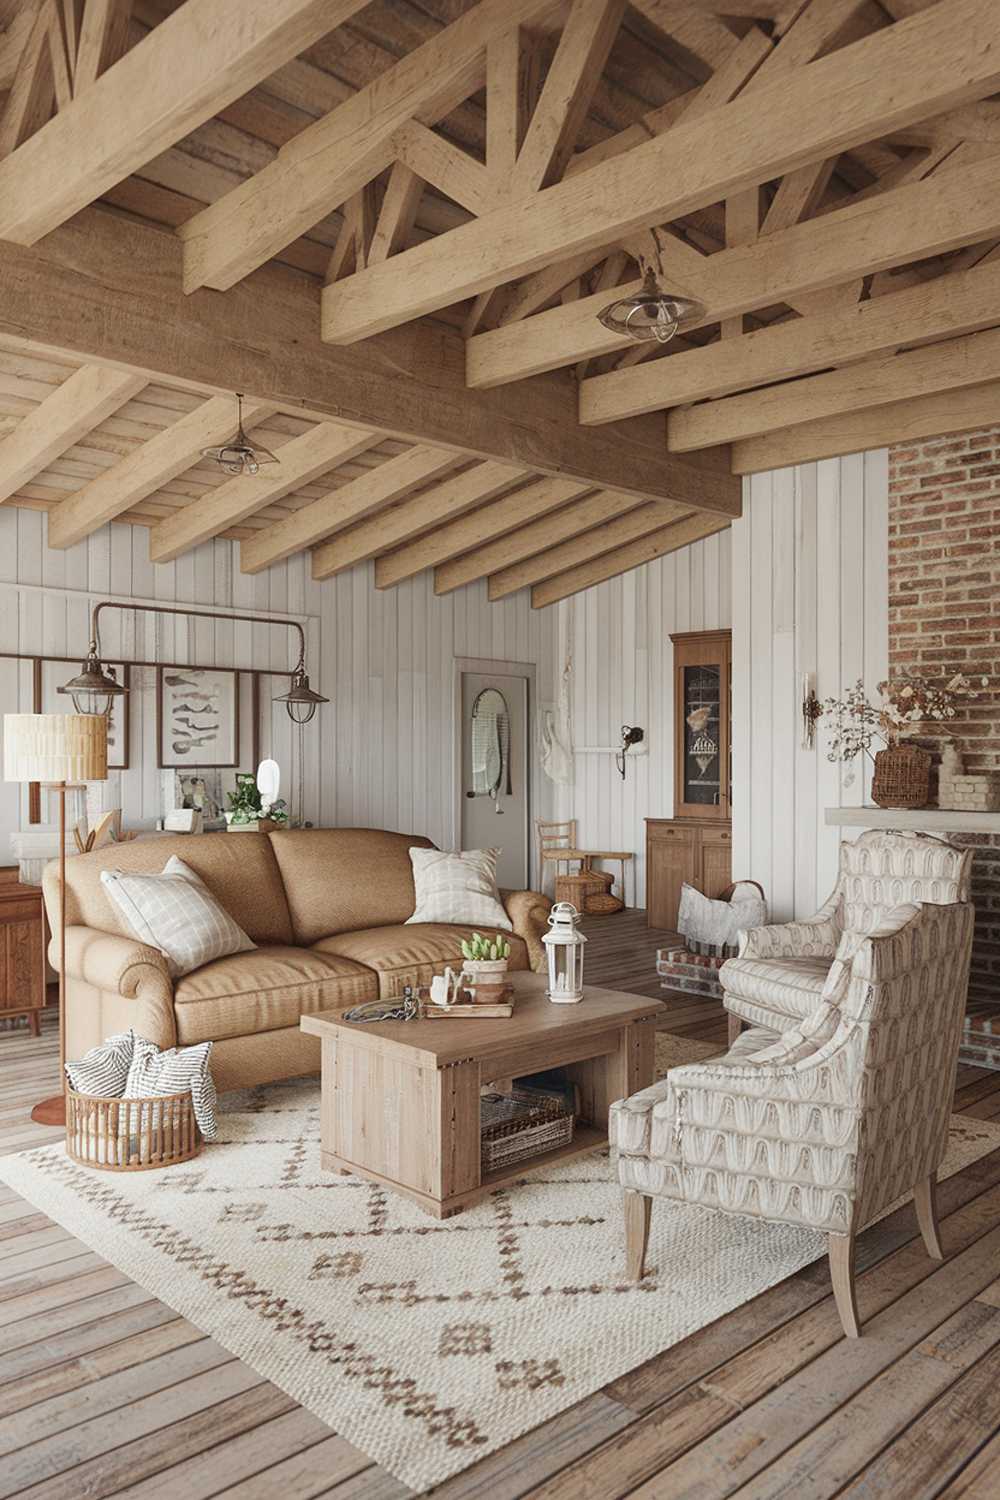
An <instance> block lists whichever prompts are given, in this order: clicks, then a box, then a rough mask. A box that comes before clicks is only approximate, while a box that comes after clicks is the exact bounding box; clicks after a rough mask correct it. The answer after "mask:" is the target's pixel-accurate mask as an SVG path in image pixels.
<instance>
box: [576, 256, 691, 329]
mask: <svg viewBox="0 0 1000 1500" xmlns="http://www.w3.org/2000/svg"><path fill="white" fill-rule="evenodd" d="M704 316H705V308H704V307H703V306H702V304H701V303H700V302H696V301H694V299H693V298H691V297H682V296H680V294H679V293H677V292H665V291H663V289H662V288H661V286H660V284H659V282H658V281H657V279H656V275H655V273H654V271H653V268H652V266H649V267H647V269H646V274H645V275H644V276H643V278H642V287H641V289H640V290H639V291H638V292H634V293H633V294H632V296H631V297H619V298H618V300H617V301H616V302H612V303H610V304H609V306H607V307H605V308H604V309H603V310H602V311H601V312H599V313H598V314H597V317H598V321H599V322H601V323H603V324H604V326H605V328H610V330H611V332H612V333H621V334H624V335H625V336H626V338H630V339H635V341H636V343H640V344H644V343H649V342H652V341H653V340H655V341H656V342H657V343H658V344H668V343H669V342H670V340H671V339H672V338H673V336H674V334H675V333H676V332H677V330H678V329H679V328H683V327H684V326H685V325H686V324H689V323H696V322H697V321H698V320H699V318H703V317H704Z"/></svg>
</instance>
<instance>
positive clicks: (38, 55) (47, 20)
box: [0, 0, 72, 192]
mask: <svg viewBox="0 0 1000 1500" xmlns="http://www.w3.org/2000/svg"><path fill="white" fill-rule="evenodd" d="M71 95H72V84H71V82H70V64H69V56H68V54H67V51H66V34H65V29H64V25H63V16H62V13H61V11H60V10H59V7H58V6H57V4H56V0H40V3H39V4H38V6H37V9H36V10H35V14H34V21H33V24H32V27H31V30H30V31H29V32H28V35H27V40H26V41H25V44H24V48H23V50H22V51H21V53H20V56H19V58H18V64H17V70H16V72H15V74H14V77H13V79H12V82H11V87H10V93H9V95H8V97H7V103H6V106H5V108H4V111H3V114H2V116H0V158H2V157H9V156H10V155H11V154H12V153H13V152H14V151H16V150H17V148H18V147H19V146H21V145H22V144H23V142H24V141H26V140H27V139H28V138H29V137H31V136H32V135H34V133H35V132H36V131H38V130H40V129H41V127H42V126H43V125H44V124H45V122H46V121H47V120H48V118H49V116H50V115H51V113H52V111H53V108H55V107H56V106H58V107H59V108H60V109H62V108H65V106H66V105H68V104H69V102H70V98H71ZM0 172H2V168H0ZM2 184H3V178H2V175H0V192H2V190H3V188H2Z"/></svg>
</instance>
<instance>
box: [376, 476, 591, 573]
mask: <svg viewBox="0 0 1000 1500" xmlns="http://www.w3.org/2000/svg"><path fill="white" fill-rule="evenodd" d="M585 490H586V486H585V485H579V484H574V483H573V481H572V480H567V479H536V480H535V481H534V483H533V484H528V485H525V487H524V489H521V490H516V491H515V492H514V493H513V494H511V495H504V496H503V498H502V499H501V500H493V501H491V503H490V504H489V505H483V506H480V507H479V508H478V509H477V510H474V511H471V512H470V513H469V514H468V515H465V516H459V517H458V518H457V520H454V521H449V522H448V524H447V525H446V526H439V527H438V528H437V530H435V531H429V532H428V533H427V535H426V536H422V537H418V538H417V539H416V541H413V542H410V543H409V544H408V545H407V546H405V547H400V548H399V549H398V550H397V551H395V552H387V553H386V554H385V556H384V557H379V558H378V559H377V560H376V563H375V587H376V588H379V589H387V588H392V587H393V585H394V584H397V583H402V581H403V579H404V578H412V577H413V576H414V574H416V573H422V572H423V570H424V569H425V568H433V567H435V566H436V565H437V564H438V563H442V562H445V561H447V559H448V558H449V557H456V556H457V555H458V554H459V553H460V552H469V551H471V550H472V548H473V547H482V546H485V545H486V544H487V543H490V544H492V542H493V540H494V539H495V538H496V537H498V536H502V535H504V534H505V533H506V532H509V531H515V530H516V529H517V528H518V527H519V526H522V525H524V524H525V523H526V522H528V521H532V520H534V519H535V518H536V517H537V516H541V515H544V514H545V513H546V511H550V510H557V509H558V508H559V506H560V505H568V504H569V502H570V501H571V500H576V499H578V498H579V496H580V495H582V494H583V493H584V491H585Z"/></svg>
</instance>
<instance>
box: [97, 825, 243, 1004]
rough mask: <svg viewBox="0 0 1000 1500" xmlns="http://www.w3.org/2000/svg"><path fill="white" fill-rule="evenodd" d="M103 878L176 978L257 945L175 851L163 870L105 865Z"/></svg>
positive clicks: (131, 925) (137, 933) (134, 928)
mask: <svg viewBox="0 0 1000 1500" xmlns="http://www.w3.org/2000/svg"><path fill="white" fill-rule="evenodd" d="M101 884H102V885H103V886H104V889H105V890H106V891H107V893H108V896H109V897H110V898H111V900H112V902H113V903H114V905H115V907H116V908H117V910H118V911H119V913H120V914H121V916H122V918H123V920H124V921H125V923H126V925H127V926H128V929H129V931H130V932H131V933H132V936H133V937H136V938H138V939H139V941H140V943H147V944H148V945H149V947H151V948H158V949H159V950H160V952H161V953H162V954H163V956H164V958H165V959H166V960H167V968H168V969H169V970H170V973H171V974H172V976H173V977H174V978H175V979H182V978H183V976H184V975H185V974H190V973H191V971H192V970H193V969H200V968H201V966H202V964H207V963H211V961H212V959H214V958H225V957H226V956H227V955H228V954H230V953H245V952H246V951H247V949H249V948H254V947H256V944H255V943H252V942H251V941H250V939H249V938H248V937H247V935H246V933H245V932H244V931H243V929H242V927H238V926H237V925H236V923H235V922H234V921H233V919H232V917H231V916H230V915H229V913H228V912H227V911H226V910H225V909H224V908H223V907H221V906H220V905H219V903H218V901H216V899H215V897H214V896H213V895H212V892H211V891H210V890H209V889H208V886H207V885H205V883H204V881H203V880H202V879H201V878H200V877H199V876H198V875H196V874H195V872H194V871H193V870H192V869H191V867H190V866H189V865H186V864H185V863H184V861H183V860H182V859H178V858H177V856H176V855H173V856H172V857H171V858H170V859H168V860H167V863H166V864H165V865H164V867H163V871H162V873H161V874H159V875H126V874H125V873H124V871H122V870H102V871H101Z"/></svg>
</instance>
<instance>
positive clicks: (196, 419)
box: [48, 396, 274, 547]
mask: <svg viewBox="0 0 1000 1500" xmlns="http://www.w3.org/2000/svg"><path fill="white" fill-rule="evenodd" d="M273 410H274V408H273V407H272V406H265V405H263V404H260V403H258V402H244V406H243V421H244V424H245V425H246V426H247V427H251V426H253V425H254V424H255V423H256V422H259V421H262V420H263V419H264V417H267V416H270V415H271V413H272V411H273ZM235 430H236V409H235V406H234V404H233V399H232V397H231V396H213V397H212V398H211V400H209V401H204V402H202V404H201V405H200V406H196V407H195V408H194V410H193V411H189V412H186V413H185V415H184V416H183V417H178V419H177V421H176V422H171V424H170V426H169V427H164V429H163V431H162V432H158V433H157V434H156V436H155V437H152V438H150V439H149V440H148V442H145V443H142V444H140V446H139V447H138V448H135V449H133V451H132V452H131V453H130V454H129V455H128V456H127V457H126V458H122V459H119V461H118V463H116V464H112V466H111V468H110V469H105V471H104V473H103V474H100V475H98V477H97V478H96V479H92V480H91V481H90V483H89V484H85V485H84V486H83V489H81V490H77V492H76V494H75V495H72V496H71V497H70V498H69V499H68V500H63V501H61V502H60V504H59V505H57V506H56V507H55V509H54V510H50V511H49V530H48V541H49V546H50V547H72V546H73V545H74V543H76V542H81V541H82V540H83V538H84V537H85V536H90V534H91V532H93V531H97V530H99V529H100V527H102V526H103V525H104V523H105V521H113V520H114V518H115V516H120V515H122V514H123V513H124V512H125V511H127V510H131V508H132V506H133V505H137V504H138V503H139V501H140V500H145V498H146V496H147V495H152V494H153V492H154V491H155V490H158V489H160V487H161V486H162V485H164V484H166V483H167V482H168V481H169V480H171V479H175V478H176V477H177V475H178V474H183V472H184V470H185V469H189V468H190V467H191V465H192V464H195V463H197V462H198V460H199V458H200V457H201V450H202V449H203V448H211V447H215V446H217V445H218V444H220V443H224V442H226V441H228V439H229V438H231V437H232V435H233V433H234V432H235Z"/></svg>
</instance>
